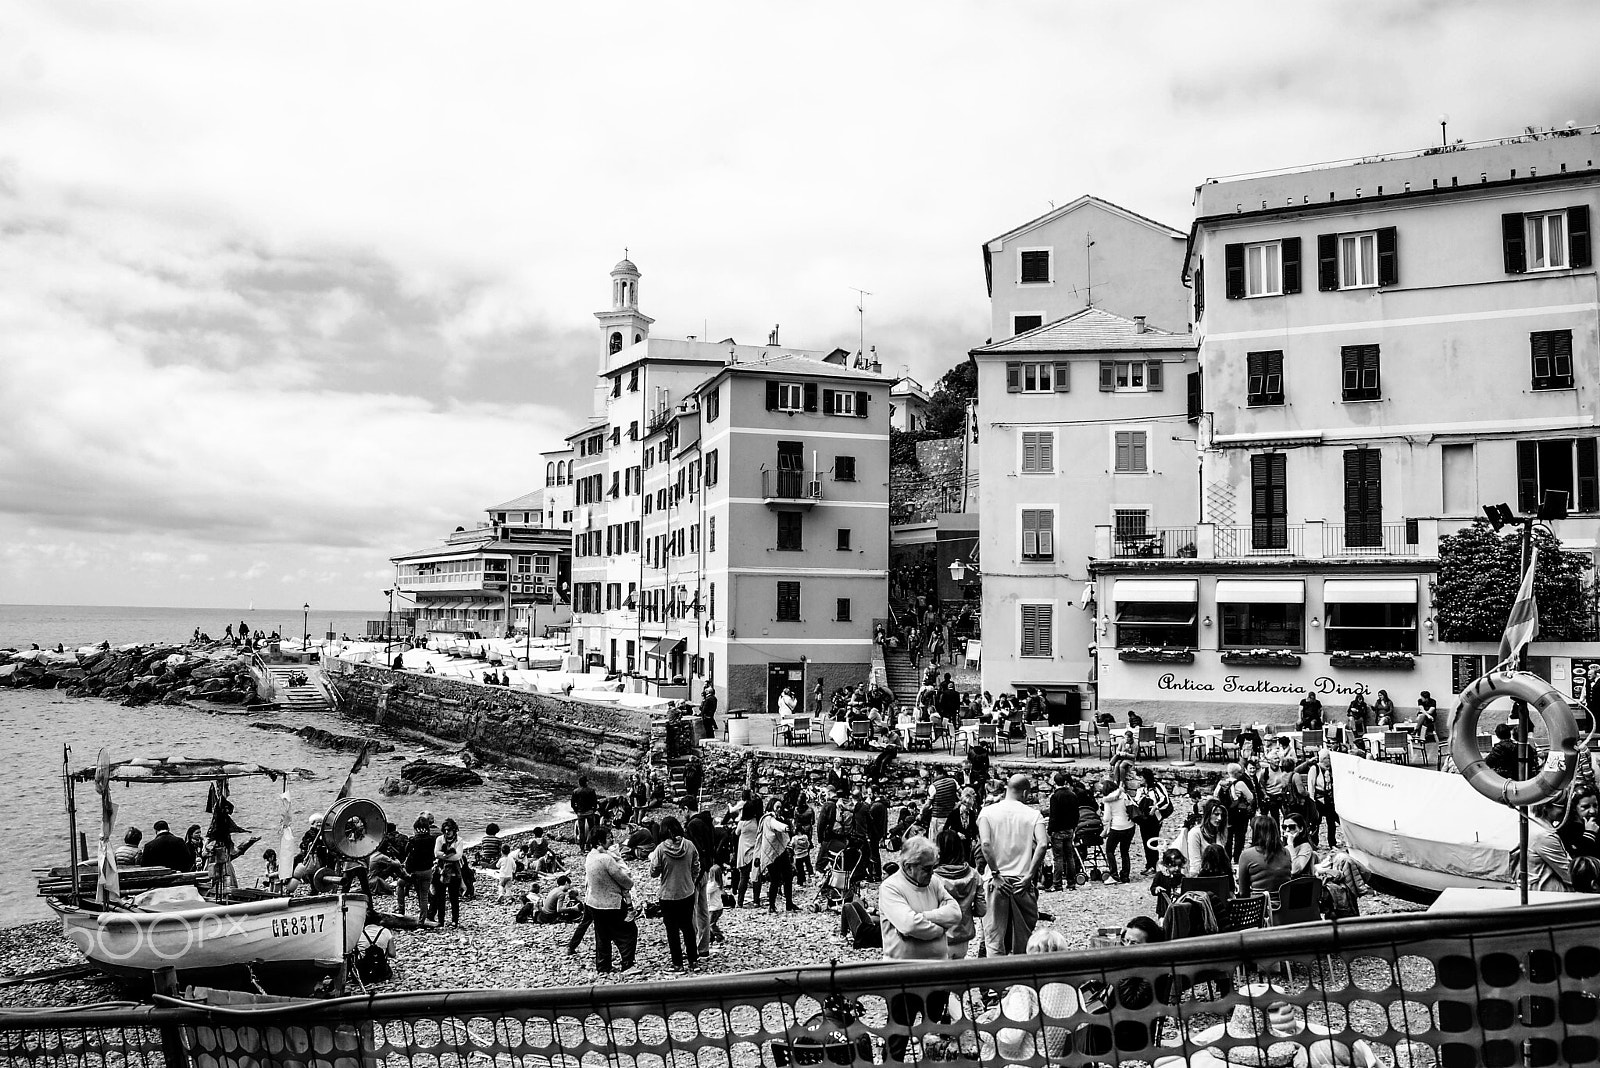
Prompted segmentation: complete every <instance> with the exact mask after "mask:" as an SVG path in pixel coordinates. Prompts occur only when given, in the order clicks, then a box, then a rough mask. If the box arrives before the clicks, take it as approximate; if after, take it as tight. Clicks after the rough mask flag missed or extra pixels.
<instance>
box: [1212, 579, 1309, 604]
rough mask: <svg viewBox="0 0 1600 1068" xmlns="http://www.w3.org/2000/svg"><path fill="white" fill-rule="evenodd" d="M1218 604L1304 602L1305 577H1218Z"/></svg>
mask: <svg viewBox="0 0 1600 1068" xmlns="http://www.w3.org/2000/svg"><path fill="white" fill-rule="evenodd" d="M1217 603H1218V604H1305V603H1306V582H1305V579H1218V580H1217Z"/></svg>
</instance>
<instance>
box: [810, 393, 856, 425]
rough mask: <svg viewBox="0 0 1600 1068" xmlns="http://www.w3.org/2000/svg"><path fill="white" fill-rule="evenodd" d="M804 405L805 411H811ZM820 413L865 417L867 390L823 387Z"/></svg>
mask: <svg viewBox="0 0 1600 1068" xmlns="http://www.w3.org/2000/svg"><path fill="white" fill-rule="evenodd" d="M812 410H813V409H812V407H811V405H810V404H809V403H808V404H807V405H806V411H808V412H809V411H812ZM822 414H824V415H845V416H850V417H852V418H855V419H865V418H866V417H867V391H866V390H864V389H825V390H823V391H822Z"/></svg>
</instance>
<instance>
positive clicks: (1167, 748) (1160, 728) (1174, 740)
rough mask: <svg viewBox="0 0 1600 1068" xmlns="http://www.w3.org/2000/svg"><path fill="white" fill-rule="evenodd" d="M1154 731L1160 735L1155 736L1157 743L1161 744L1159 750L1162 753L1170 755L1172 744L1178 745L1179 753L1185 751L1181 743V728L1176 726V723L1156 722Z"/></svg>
mask: <svg viewBox="0 0 1600 1068" xmlns="http://www.w3.org/2000/svg"><path fill="white" fill-rule="evenodd" d="M1156 731H1157V733H1158V734H1159V735H1160V737H1159V738H1157V740H1156V741H1157V744H1158V745H1160V746H1161V751H1162V752H1163V753H1165V754H1167V755H1168V756H1171V755H1172V746H1174V745H1175V746H1177V747H1178V752H1180V753H1186V752H1187V750H1186V749H1185V748H1184V744H1183V728H1181V727H1178V726H1176V725H1169V724H1165V723H1157V724H1156Z"/></svg>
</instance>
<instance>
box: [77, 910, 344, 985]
mask: <svg viewBox="0 0 1600 1068" xmlns="http://www.w3.org/2000/svg"><path fill="white" fill-rule="evenodd" d="M173 890H179V891H184V892H185V893H183V894H181V895H179V894H174V893H173ZM173 890H169V891H163V892H161V894H162V899H160V900H154V901H151V902H150V903H149V904H147V905H144V906H135V907H134V908H132V909H126V908H113V909H108V908H104V907H101V906H96V905H73V904H71V903H69V902H64V901H52V902H51V903H50V905H51V907H52V908H53V909H55V911H56V912H57V914H59V915H60V917H61V928H62V932H63V933H64V934H65V935H66V936H67V938H68V939H70V940H71V941H72V943H73V944H74V945H76V946H77V947H78V949H79V950H81V951H82V953H83V955H84V957H86V958H87V959H88V961H89V963H90V964H91V965H93V966H94V967H95V968H98V969H99V970H100V971H103V972H105V973H107V974H108V975H112V976H116V977H117V978H120V979H124V980H129V981H132V982H134V983H136V984H141V985H148V984H149V983H150V982H151V979H152V977H153V976H154V974H155V973H156V972H157V971H159V970H160V969H162V968H169V967H170V968H176V969H177V972H178V982H179V984H180V985H200V986H221V987H234V988H238V989H244V990H249V989H252V988H254V987H256V986H259V987H260V988H261V989H263V990H267V991H270V992H273V993H310V992H311V991H312V990H314V989H315V988H316V986H317V985H318V983H320V982H321V981H322V980H323V979H326V978H328V977H330V976H331V977H333V978H334V980H335V983H336V984H337V983H338V982H341V981H342V979H343V976H342V974H341V973H342V971H343V969H344V967H345V961H346V960H347V958H348V957H349V956H350V954H352V953H354V952H355V951H356V950H357V949H358V948H360V943H361V931H362V928H363V927H365V926H366V922H367V898H366V896H365V895H362V894H329V895H323V896H319V897H275V898H268V899H265V900H261V901H243V902H238V903H235V904H212V903H210V902H207V901H205V900H204V899H203V898H201V897H200V895H199V892H198V891H196V890H195V889H194V888H193V887H175V888H173ZM147 896H148V895H147Z"/></svg>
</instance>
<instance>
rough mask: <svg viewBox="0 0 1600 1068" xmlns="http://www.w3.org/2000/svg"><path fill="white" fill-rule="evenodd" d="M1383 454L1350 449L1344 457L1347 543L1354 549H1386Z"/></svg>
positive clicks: (1345, 532)
mask: <svg viewBox="0 0 1600 1068" xmlns="http://www.w3.org/2000/svg"><path fill="white" fill-rule="evenodd" d="M1382 460H1383V453H1382V451H1381V450H1379V449H1346V450H1345V453H1344V543H1345V545H1346V546H1347V547H1351V548H1381V547H1382V546H1383V464H1382Z"/></svg>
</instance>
